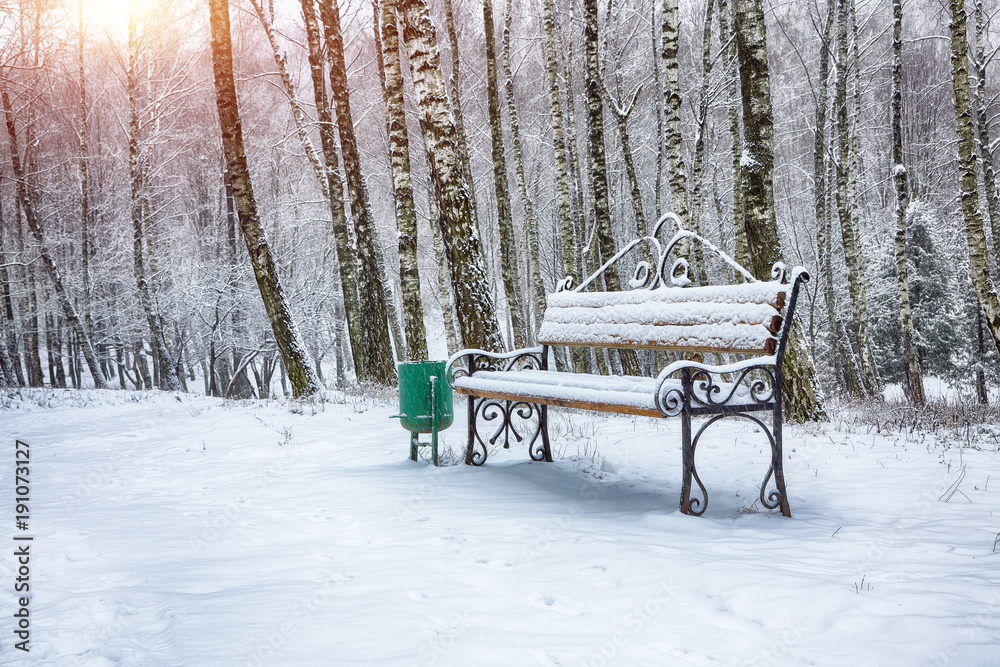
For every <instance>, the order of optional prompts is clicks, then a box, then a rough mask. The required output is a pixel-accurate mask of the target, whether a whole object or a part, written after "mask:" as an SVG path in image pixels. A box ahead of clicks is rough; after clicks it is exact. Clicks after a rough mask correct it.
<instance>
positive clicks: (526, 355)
mask: <svg viewBox="0 0 1000 667" xmlns="http://www.w3.org/2000/svg"><path fill="white" fill-rule="evenodd" d="M547 354H548V349H547V348H546V346H544V345H539V346H538V347H526V348H522V349H520V350H514V351H513V352H487V351H486V350H477V349H469V350H461V351H459V352H456V353H455V354H453V355H451V358H450V359H448V363H447V364H446V365H445V369H446V370H445V378H446V379H447V380H448V384H449V385H450V386H451V388H452V389H454V388H455V379H456V378H460V377H465V376H467V375H472V374H473V373H475V372H476V371H496V370H500V371H509V370H515V369H516V370H527V369H533V370H547V369H548V363H547V359H546V358H545V357H546V355H547ZM463 359H464V360H465V364H464V365H462V364H460V363H459V362H460V361H461V360H463Z"/></svg>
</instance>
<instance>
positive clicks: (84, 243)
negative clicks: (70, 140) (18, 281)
mask: <svg viewBox="0 0 1000 667" xmlns="http://www.w3.org/2000/svg"><path fill="white" fill-rule="evenodd" d="M77 20H78V30H79V41H78V42H77V53H76V55H77V58H76V63H77V72H78V75H79V85H80V98H79V106H78V113H79V114H80V167H79V172H78V173H79V175H80V268H81V271H80V274H81V281H82V284H83V326H84V328H85V329H86V330H87V334H88V335H90V336H91V337H93V335H94V326H93V317H92V314H91V306H90V255H91V252H92V251H91V248H90V169H89V165H88V164H87V162H88V159H89V155H88V153H89V149H90V147H89V145H88V143H89V137H88V127H87V78H86V76H85V70H84V67H83V64H84V60H83V46H84V34H85V33H84V31H83V0H78V2H77ZM5 282H6V280H5Z"/></svg>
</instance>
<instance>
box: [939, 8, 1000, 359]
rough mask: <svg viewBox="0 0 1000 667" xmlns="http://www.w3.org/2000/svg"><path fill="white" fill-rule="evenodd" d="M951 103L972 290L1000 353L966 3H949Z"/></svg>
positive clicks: (999, 312) (999, 321) (999, 319)
mask: <svg viewBox="0 0 1000 667" xmlns="http://www.w3.org/2000/svg"><path fill="white" fill-rule="evenodd" d="M948 8H949V10H950V12H951V24H950V26H949V29H950V32H951V75H952V92H953V97H952V100H953V102H954V105H955V128H956V131H957V134H958V178H959V186H960V188H961V195H962V214H963V216H964V218H965V238H966V243H967V245H968V248H969V272H970V274H971V276H970V277H971V278H972V286H973V288H975V291H976V297H977V298H978V299H979V305H980V307H981V308H982V311H983V316H984V318H985V319H986V328H987V329H988V330H989V332H990V335H991V336H992V337H993V343H994V344H995V345H996V347H997V350H998V351H1000V300H998V299H997V292H996V288H995V287H994V285H993V280H992V279H991V278H990V271H989V258H988V256H987V251H986V233H985V232H984V230H983V215H982V212H981V211H980V209H979V189H978V178H977V170H976V137H975V131H974V129H973V125H972V101H971V90H970V85H969V42H968V29H967V23H966V16H965V0H950V2H949V3H948Z"/></svg>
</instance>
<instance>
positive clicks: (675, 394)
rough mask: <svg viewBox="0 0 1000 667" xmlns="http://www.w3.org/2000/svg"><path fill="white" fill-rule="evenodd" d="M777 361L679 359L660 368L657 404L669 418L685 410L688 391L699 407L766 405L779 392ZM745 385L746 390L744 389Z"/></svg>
mask: <svg viewBox="0 0 1000 667" xmlns="http://www.w3.org/2000/svg"><path fill="white" fill-rule="evenodd" d="M776 363H777V357H776V356H775V355H768V356H762V357H753V358H750V359H744V360H742V361H738V362H735V363H732V364H723V365H721V366H715V365H711V364H703V363H700V362H697V361H685V360H681V361H675V362H674V363H672V364H670V365H669V366H667V367H666V368H664V369H663V370H662V371H660V374H659V375H658V376H657V378H656V395H655V401H656V407H657V409H659V411H660V412H661V413H662V414H663V415H664V416H665V417H675V416H677V415H679V414H680V413H681V412H682V411H683V410H684V401H685V393H686V394H688V396H689V397H690V398H689V400H690V405H691V406H692V407H695V408H720V409H722V408H725V407H730V406H731V407H737V406H740V407H754V406H761V408H763V407H765V406H767V405H768V404H769V403H771V402H772V401H774V400H775V398H776V397H777V396H778V395H779V392H778V383H777V379H776V377H777V375H776V367H775V365H776ZM723 375H732V376H734V380H732V381H726V380H724V379H723V377H722V376H723ZM678 376H679V377H680V378H681V384H680V386H678V384H677V378H678ZM741 387H742V388H743V391H740V389H741ZM734 398H736V400H735V401H734V400H733V399H734ZM761 408H757V409H761Z"/></svg>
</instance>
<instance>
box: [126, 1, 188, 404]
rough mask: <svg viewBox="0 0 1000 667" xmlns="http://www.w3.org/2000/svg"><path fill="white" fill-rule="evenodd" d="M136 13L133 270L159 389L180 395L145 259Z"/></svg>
mask: <svg viewBox="0 0 1000 667" xmlns="http://www.w3.org/2000/svg"><path fill="white" fill-rule="evenodd" d="M137 12H138V7H137V5H136V2H135V0H133V1H132V2H130V3H129V19H128V51H129V61H128V71H127V72H126V88H127V94H128V111H129V122H128V166H129V184H130V188H129V194H130V204H131V208H130V211H131V220H132V269H133V275H134V276H135V284H136V291H137V292H138V293H139V304H140V305H141V306H142V311H143V313H144V314H145V316H146V326H147V327H149V344H150V350H151V351H152V353H153V363H154V364H155V365H156V367H157V368H159V369H160V373H159V375H158V377H157V379H158V380H159V384H158V386H159V388H160V389H163V390H165V391H178V390H180V388H181V381H180V378H178V376H177V372H176V366H175V364H174V360H173V357H172V355H171V354H170V350H169V348H168V347H167V340H166V336H165V335H164V333H163V323H162V319H161V318H160V314H159V313H158V312H157V310H156V304H155V303H154V301H153V295H152V290H151V288H150V285H149V275H148V272H147V270H146V262H145V257H144V252H145V251H144V248H143V245H144V244H145V238H144V236H145V226H146V224H147V216H146V212H147V210H148V207H147V206H146V205H145V200H144V198H145V193H144V192H143V190H144V186H145V181H146V165H145V159H146V158H145V157H144V156H142V155H141V153H142V146H140V136H139V135H140V132H141V128H140V123H139V109H138V104H139V100H138V97H139V72H138V68H139V49H140V46H139V44H138V41H137V36H136V30H137V25H136V22H137Z"/></svg>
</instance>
